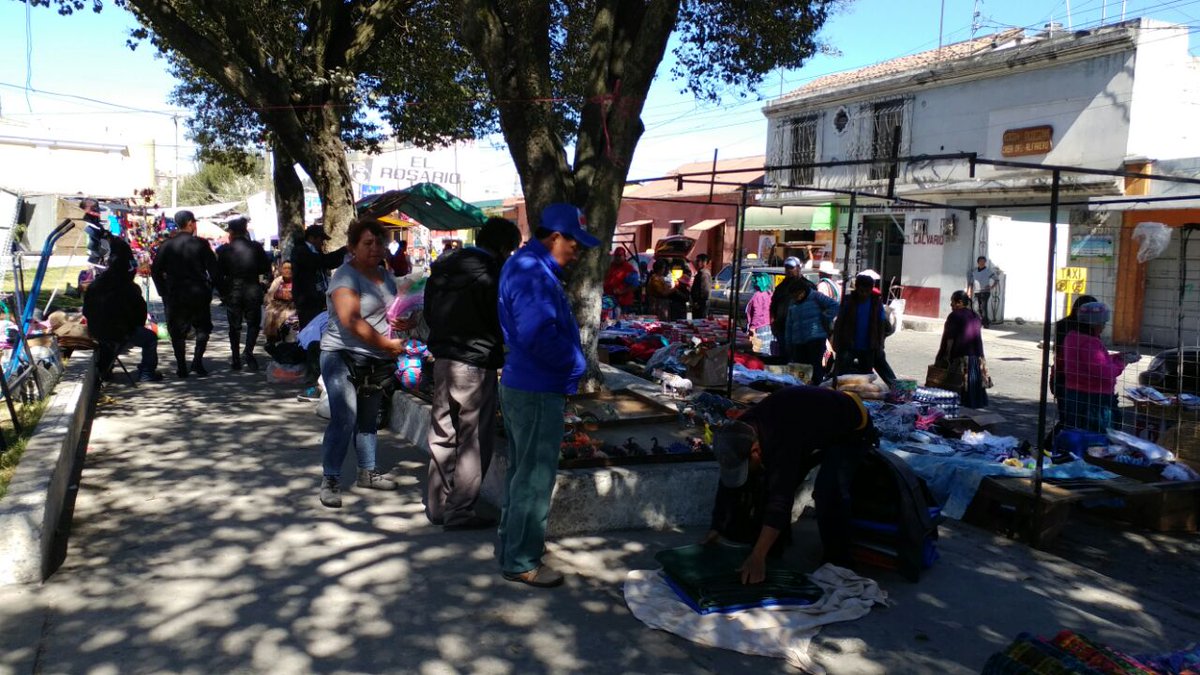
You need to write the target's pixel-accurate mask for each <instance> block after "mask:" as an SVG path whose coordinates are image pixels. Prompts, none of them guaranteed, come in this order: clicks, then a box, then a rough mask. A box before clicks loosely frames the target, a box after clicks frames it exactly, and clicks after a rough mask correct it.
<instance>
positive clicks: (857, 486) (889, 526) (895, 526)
mask: <svg viewBox="0 0 1200 675" xmlns="http://www.w3.org/2000/svg"><path fill="white" fill-rule="evenodd" d="M940 511H941V509H940V506H939V505H938V503H937V501H936V500H935V499H934V498H933V495H932V494H931V493H930V491H929V487H928V486H927V485H926V484H925V481H924V480H922V479H921V478H920V477H919V476H917V475H916V474H915V473H913V470H912V468H910V467H909V466H908V464H906V463H905V462H904V460H903V459H901V458H899V457H897V456H896V455H893V454H892V453H890V452H884V451H880V450H876V449H871V450H868V451H867V454H866V456H865V457H864V458H863V461H862V464H860V465H859V467H858V470H857V471H856V472H855V474H854V481H853V483H852V484H851V488H850V512H851V519H852V523H853V528H854V532H853V534H852V542H853V543H852V552H853V553H852V555H854V556H855V557H857V558H860V559H862V558H864V557H865V558H866V559H867V560H865V561H866V562H871V561H876V562H883V563H884V564H886V565H887V566H888V567H892V566H893V565H894V567H895V569H896V571H898V572H899V573H900V574H901V575H902V576H903V577H904V578H906V579H908V580H909V581H917V580H918V579H919V578H920V575H921V570H923V569H926V568H928V567H929V566H931V565H932V564H933V562H934V561H935V560H936V559H937V557H938V554H937V548H936V545H935V543H934V542H936V540H937V538H938V531H937V525H938V523H939V522H940V521H941V515H940ZM884 561H886V562H884Z"/></svg>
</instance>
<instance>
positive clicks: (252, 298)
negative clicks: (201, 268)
mask: <svg viewBox="0 0 1200 675" xmlns="http://www.w3.org/2000/svg"><path fill="white" fill-rule="evenodd" d="M248 220H249V219H248V218H245V217H241V218H234V219H233V220H231V221H229V223H228V226H227V227H228V230H229V243H228V244H222V245H221V246H219V247H218V248H217V267H219V268H220V270H221V279H222V281H223V285H222V287H221V289H220V290H221V300H222V301H223V302H224V303H225V314H226V316H227V317H228V318H229V347H230V348H231V349H232V350H233V357H232V359H231V360H230V367H232V368H233V369H234V370H241V369H242V361H243V359H244V360H245V362H246V370H248V371H250V372H252V373H253V372H257V371H258V361H256V360H255V359H254V343H255V342H256V341H257V340H258V332H259V331H260V330H262V308H263V285H262V279H263V278H264V277H266V278H269V277H270V276H271V260H270V258H268V257H267V252H266V251H264V250H263V247H262V244H260V243H258V242H257V241H254V240H253V239H251V238H250V235H249V234H248V233H247V231H246V224H247V222H248ZM243 320H245V322H246V350H245V352H244V353H243V352H241V351H240V350H239V348H238V340H239V339H240V338H241V333H242V321H243Z"/></svg>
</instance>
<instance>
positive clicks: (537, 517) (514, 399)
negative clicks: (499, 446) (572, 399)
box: [496, 384, 567, 574]
mask: <svg viewBox="0 0 1200 675" xmlns="http://www.w3.org/2000/svg"><path fill="white" fill-rule="evenodd" d="M566 405H567V397H566V396H564V395H562V394H545V393H540V392H532V391H522V390H520V389H511V388H509V387H506V386H504V385H503V384H501V385H500V409H501V410H502V411H503V412H504V429H505V432H506V433H507V434H508V472H507V473H506V474H505V476H504V485H505V492H504V506H503V508H502V509H501V511H500V527H499V529H498V531H497V533H498V534H499V535H500V544H499V545H498V546H497V547H496V555H497V557H498V558H499V559H500V569H501V571H503V572H506V573H509V574H520V573H522V572H528V571H529V570H531V569H533V568H535V567H537V566H538V565H540V564H541V562H542V550H543V549H544V548H545V546H546V520H547V518H548V516H549V515H550V494H551V493H552V492H553V491H554V480H555V478H556V477H557V476H558V458H559V453H560V452H561V448H562V439H563V410H564V408H566Z"/></svg>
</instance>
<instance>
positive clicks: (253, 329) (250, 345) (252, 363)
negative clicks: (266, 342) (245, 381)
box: [235, 321, 259, 373]
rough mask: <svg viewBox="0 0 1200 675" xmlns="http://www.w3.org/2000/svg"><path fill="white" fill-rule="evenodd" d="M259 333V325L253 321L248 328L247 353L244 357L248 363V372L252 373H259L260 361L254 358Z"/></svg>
mask: <svg viewBox="0 0 1200 675" xmlns="http://www.w3.org/2000/svg"><path fill="white" fill-rule="evenodd" d="M258 331H259V327H258V325H257V324H256V323H255V322H253V321H251V322H250V325H249V326H247V327H246V352H245V353H244V354H243V355H242V357H243V358H244V359H245V361H246V370H248V371H250V372H252V373H257V372H258V361H257V360H256V359H255V358H254V343H256V342H258ZM235 351H236V350H235Z"/></svg>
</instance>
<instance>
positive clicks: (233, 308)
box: [225, 283, 263, 361]
mask: <svg viewBox="0 0 1200 675" xmlns="http://www.w3.org/2000/svg"><path fill="white" fill-rule="evenodd" d="M262 308H263V294H262V289H261V287H259V286H258V284H253V286H251V285H250V284H248V283H243V284H237V285H235V287H234V289H233V291H232V292H231V293H230V294H229V296H228V297H227V298H226V299H225V317H226V318H227V319H228V320H229V347H230V348H231V349H232V350H233V359H234V361H237V360H238V355H239V353H240V350H239V344H238V342H239V341H240V340H241V334H242V321H245V322H246V352H245V353H246V355H250V354H252V353H253V352H254V343H255V342H257V341H258V333H259V331H260V330H262Z"/></svg>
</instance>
